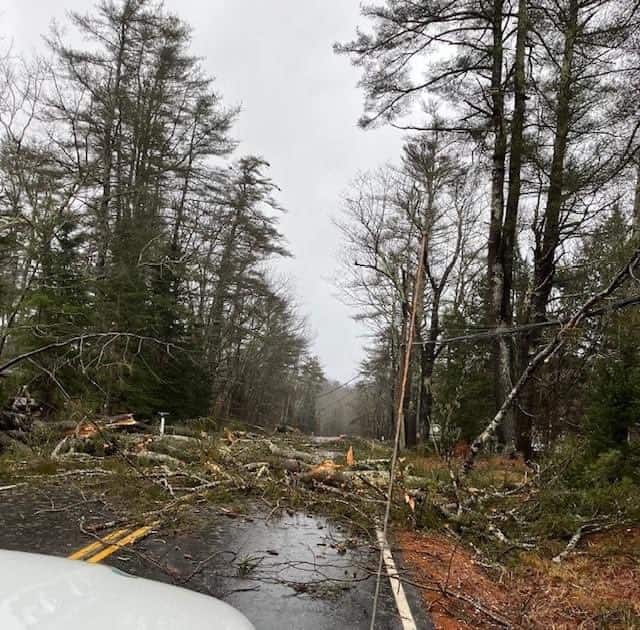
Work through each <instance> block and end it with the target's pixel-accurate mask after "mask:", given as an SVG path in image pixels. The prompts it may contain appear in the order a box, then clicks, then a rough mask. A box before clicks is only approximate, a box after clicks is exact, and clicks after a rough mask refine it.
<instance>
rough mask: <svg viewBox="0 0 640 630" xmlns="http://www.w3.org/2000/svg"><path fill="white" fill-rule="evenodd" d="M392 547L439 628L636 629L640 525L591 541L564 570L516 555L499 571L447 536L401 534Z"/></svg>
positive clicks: (639, 596) (562, 566)
mask: <svg viewBox="0 0 640 630" xmlns="http://www.w3.org/2000/svg"><path fill="white" fill-rule="evenodd" d="M396 543H397V546H398V549H399V550H401V551H402V554H403V557H404V559H405V566H406V568H407V569H408V571H409V577H408V579H409V580H410V581H412V582H414V583H416V584H419V585H420V590H421V592H422V596H423V599H424V602H425V606H426V608H427V610H428V612H429V614H430V615H431V618H432V620H433V623H434V626H435V627H436V628H437V629H440V630H463V629H468V628H505V627H513V628H532V629H533V628H536V629H538V628H539V629H541V630H542V629H547V628H555V629H558V630H565V629H566V630H569V629H574V628H580V629H585V630H587V629H589V630H591V629H593V630H595V629H605V628H607V629H608V628H629V629H631V628H640V527H638V526H635V527H623V528H619V529H617V530H615V531H609V532H604V533H599V534H594V535H593V536H591V537H589V538H587V539H586V540H585V541H584V542H583V544H581V545H580V546H579V547H578V548H577V549H576V550H575V552H574V553H573V554H572V555H571V556H570V557H568V558H566V559H564V560H563V561H562V562H561V563H556V562H553V561H552V560H549V559H544V558H542V557H540V555H538V554H536V553H533V552H521V553H520V554H519V557H518V561H517V564H516V565H515V566H513V563H512V566H510V567H509V568H507V567H503V568H502V569H499V568H497V567H496V566H491V565H489V564H488V563H487V562H486V561H483V559H482V558H481V557H480V556H479V555H478V553H477V552H476V551H474V550H473V549H471V548H470V547H469V546H468V545H466V543H464V542H462V541H461V540H460V539H459V538H456V537H454V536H452V535H447V534H443V533H427V532H415V531H414V532H409V531H405V532H400V533H398V534H397V535H396Z"/></svg>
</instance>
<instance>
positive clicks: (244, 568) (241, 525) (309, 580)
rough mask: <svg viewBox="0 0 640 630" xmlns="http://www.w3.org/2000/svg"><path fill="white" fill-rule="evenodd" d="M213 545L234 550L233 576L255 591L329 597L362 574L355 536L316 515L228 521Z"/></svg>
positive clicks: (361, 555) (361, 556) (364, 555)
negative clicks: (252, 584)
mask: <svg viewBox="0 0 640 630" xmlns="http://www.w3.org/2000/svg"><path fill="white" fill-rule="evenodd" d="M219 544H220V545H221V546H223V547H224V548H225V549H227V550H229V551H232V552H233V553H235V554H236V559H235V562H234V566H235V567H236V570H237V573H238V577H240V578H244V579H243V581H244V582H255V583H256V586H258V587H259V588H260V589H261V590H262V589H265V588H267V590H270V589H282V588H285V589H287V590H290V591H293V592H297V593H305V594H308V595H312V596H317V597H333V596H337V595H339V594H340V592H342V591H344V590H346V589H349V588H350V587H351V586H352V585H353V583H354V581H360V580H362V579H364V578H365V577H366V575H367V573H366V570H365V568H364V566H363V565H364V564H365V562H366V560H367V556H368V554H367V553H363V551H362V550H360V549H358V541H356V540H354V539H352V538H350V537H349V535H348V533H347V532H345V530H344V528H343V527H341V526H340V525H337V524H335V523H332V522H330V521H328V520H327V519H325V518H322V517H318V516H313V515H306V514H301V513H296V514H293V515H289V514H285V515H284V516H283V517H281V518H276V519H271V520H269V521H268V522H266V521H265V520H264V519H255V520H253V521H251V522H248V521H244V520H240V521H233V522H232V524H231V526H228V527H225V526H223V528H222V530H221V531H220V532H219Z"/></svg>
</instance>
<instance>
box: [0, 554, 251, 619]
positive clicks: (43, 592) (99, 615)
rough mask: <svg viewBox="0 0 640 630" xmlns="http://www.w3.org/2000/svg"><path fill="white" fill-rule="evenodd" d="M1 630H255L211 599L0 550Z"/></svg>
mask: <svg viewBox="0 0 640 630" xmlns="http://www.w3.org/2000/svg"><path fill="white" fill-rule="evenodd" d="M0 628H2V630H27V629H29V630H31V629H33V628H37V629H38V630H81V629H82V630H86V628H92V630H181V629H183V628H184V629H185V630H187V629H189V630H205V629H206V630H255V629H254V627H253V626H252V625H251V623H250V622H249V621H248V620H247V619H246V617H244V615H242V614H241V613H239V612H238V611H237V610H235V609H234V608H232V607H231V606H229V605H228V604H225V603H224V602H221V601H220V600H217V599H215V598H213V597H208V596H206V595H200V594H199V593H195V592H193V591H189V590H187V589H184V588H178V587H176V586H169V585H168V584H162V583H161V582H153V581H151V580H145V579H143V578H138V577H134V576H130V575H127V574H126V573H123V572H122V571H119V570H117V569H113V568H112V567H108V566H99V565H90V564H86V563H85V562H78V561H74V560H66V559H64V558H54V557H51V556H43V555H40V554H33V553H22V552H17V551H0Z"/></svg>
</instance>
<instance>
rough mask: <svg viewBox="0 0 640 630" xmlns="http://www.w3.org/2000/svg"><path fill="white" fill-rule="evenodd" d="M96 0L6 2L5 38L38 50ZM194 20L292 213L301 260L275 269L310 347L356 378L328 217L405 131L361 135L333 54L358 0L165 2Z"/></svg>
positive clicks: (245, 140) (196, 43)
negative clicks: (308, 333) (54, 23)
mask: <svg viewBox="0 0 640 630" xmlns="http://www.w3.org/2000/svg"><path fill="white" fill-rule="evenodd" d="M93 4H94V3H93V2H91V1H89V0H0V34H1V35H2V36H3V38H6V39H8V40H9V41H13V44H14V50H16V51H20V52H22V51H25V52H28V51H37V52H41V51H42V43H41V35H42V34H43V33H46V31H47V30H48V27H49V24H50V22H51V20H52V19H54V18H55V19H56V20H58V21H60V22H64V16H65V11H67V10H69V9H72V10H80V11H88V10H90V9H91V7H92V6H93ZM165 5H166V6H167V7H168V8H169V9H170V10H171V11H172V12H174V13H177V14H178V15H180V17H182V18H183V19H184V20H186V21H187V22H188V23H189V24H191V26H192V27H193V48H194V52H195V53H196V54H197V55H199V56H201V57H203V63H204V65H205V67H206V69H207V70H208V72H209V73H210V74H212V75H214V76H215V77H216V83H217V88H218V91H219V92H220V93H221V94H222V96H223V97H224V99H225V101H226V102H227V103H228V104H239V105H241V107H242V113H241V115H240V118H239V120H238V123H237V125H236V127H235V129H234V135H235V137H236V138H237V139H238V140H239V141H240V143H241V144H240V147H239V149H238V152H239V153H255V154H259V155H262V156H263V157H265V158H266V159H267V160H268V161H269V162H270V163H271V166H272V171H271V174H272V176H273V179H274V181H275V182H276V183H277V184H278V185H279V186H280V187H281V188H282V193H281V196H280V200H281V202H282V205H283V206H284V207H285V208H286V209H287V211H288V213H287V215H286V216H285V217H284V218H283V220H282V224H281V227H282V231H283V232H284V234H285V235H286V237H287V239H288V241H289V246H290V249H291V251H292V253H293V255H294V258H293V259H291V260H287V261H285V262H284V263H281V264H279V265H278V268H279V269H280V270H281V271H282V273H284V274H285V275H286V276H287V277H288V278H290V279H291V285H292V287H293V289H294V290H295V293H296V295H297V298H298V302H299V304H300V307H301V310H302V311H303V313H305V314H306V315H307V316H308V319H309V323H310V327H311V330H312V332H313V335H314V348H315V351H316V352H317V354H318V355H319V356H320V359H321V361H322V363H323V366H324V367H325V370H326V373H327V375H328V376H329V377H330V378H335V379H338V380H341V381H345V380H347V379H348V378H350V377H352V376H353V375H354V374H355V372H356V371H357V368H358V363H359V361H360V359H361V358H362V356H363V354H362V345H363V338H362V336H363V334H364V332H365V331H364V330H363V328H362V327H361V326H360V325H359V324H356V323H355V322H353V321H352V320H351V318H350V315H351V313H350V310H349V308H347V307H346V306H344V305H343V304H342V303H341V302H340V300H339V299H338V297H337V290H336V288H335V287H334V286H333V284H332V282H333V278H334V277H335V274H336V270H337V266H336V253H337V251H338V249H339V247H340V235H339V233H338V232H337V230H336V228H335V227H334V226H333V224H332V222H331V218H332V217H335V216H336V215H337V214H338V213H339V211H340V205H341V195H342V194H343V192H344V191H345V190H346V188H347V186H348V184H349V181H350V180H351V179H353V177H354V176H355V175H356V173H357V172H358V171H359V170H366V169H369V168H373V167H375V166H377V165H379V164H381V163H383V162H386V161H389V160H393V159H395V157H396V156H397V155H398V154H399V151H400V145H401V142H402V137H401V134H400V132H398V131H395V130H392V129H378V130H374V131H366V132H365V131H362V130H360V129H359V128H358V127H357V124H356V123H357V120H358V117H359V116H360V114H361V110H362V98H363V97H362V93H361V91H360V90H359V89H358V88H357V87H356V84H357V81H358V78H359V72H358V70H357V69H355V68H353V67H352V66H351V64H350V63H349V60H348V59H347V58H345V57H337V56H336V55H334V54H333V51H332V45H333V43H334V42H335V41H345V40H348V39H351V38H352V37H353V35H354V33H355V29H356V26H357V25H358V24H359V23H361V18H360V16H359V0H206V1H205V0H166V2H165Z"/></svg>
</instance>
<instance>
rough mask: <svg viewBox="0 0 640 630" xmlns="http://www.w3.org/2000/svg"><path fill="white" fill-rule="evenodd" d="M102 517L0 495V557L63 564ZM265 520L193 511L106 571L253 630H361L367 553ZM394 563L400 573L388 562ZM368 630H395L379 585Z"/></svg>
mask: <svg viewBox="0 0 640 630" xmlns="http://www.w3.org/2000/svg"><path fill="white" fill-rule="evenodd" d="M0 485H1V484H0ZM87 499H89V501H88V502H87ZM111 517H112V515H111V514H109V512H108V510H107V509H106V508H105V507H104V506H103V505H102V504H101V503H100V501H98V500H96V501H95V502H93V501H92V499H91V497H87V496H86V495H85V496H81V495H79V494H78V490H77V489H75V488H74V487H73V486H68V487H65V486H59V485H57V486H56V487H55V488H45V489H40V490H37V491H34V490H33V489H31V488H29V489H27V488H25V487H23V488H16V489H13V490H9V491H3V492H2V493H0V548H3V549H13V550H19V551H32V552H39V553H46V554H51V555H57V556H66V555H69V554H70V553H72V552H73V551H75V550H77V549H79V548H80V547H83V546H84V545H86V544H88V543H89V542H91V538H90V537H88V536H87V535H85V534H83V533H82V531H81V528H80V519H81V518H83V523H84V525H85V526H86V525H91V524H92V523H100V522H105V521H108V520H109V519H110V518H111ZM267 517H268V514H265V513H263V512H262V511H261V510H260V509H253V510H251V514H250V515H246V516H239V517H234V518H229V517H228V516H225V515H222V514H221V513H220V511H219V510H218V509H217V508H216V507H215V506H211V505H210V504H208V503H202V504H199V505H196V506H195V507H194V508H192V509H190V518H189V524H188V526H184V527H180V528H173V527H166V526H165V527H163V526H160V527H159V529H157V530H154V532H153V533H152V534H151V535H149V536H148V537H147V538H145V539H144V540H141V541H139V542H137V543H136V544H135V545H134V546H133V547H132V548H126V549H123V550H120V551H118V552H116V553H115V554H114V555H112V556H110V557H109V558H107V560H106V561H105V563H106V564H110V565H112V566H116V567H118V568H119V569H121V570H123V571H125V572H127V573H130V574H132V575H137V576H140V577H145V578H150V579H154V580H160V581H163V582H168V583H174V584H178V585H182V586H184V587H185V588H190V589H193V590H196V591H199V592H202V593H206V594H209V595H212V596H214V597H218V598H220V599H223V600H224V601H227V602H229V603H230V604H232V605H233V606H235V607H236V608H238V609H239V610H240V611H242V612H243V613H244V614H245V615H246V616H247V617H248V618H249V619H250V620H251V621H252V622H253V624H254V625H255V626H256V628H257V630H282V629H283V628H291V629H300V630H325V629H329V628H345V629H346V628H349V629H354V630H360V629H362V630H367V629H368V628H369V621H370V614H371V604H372V600H373V592H374V589H375V578H374V577H372V573H373V572H374V569H375V567H376V563H377V553H376V551H375V550H374V549H372V548H370V547H368V546H366V545H365V546H363V545H362V543H358V542H356V541H353V540H351V539H350V538H349V536H348V534H347V533H346V532H345V531H343V530H342V529H341V528H340V527H339V526H336V525H334V524H332V523H330V522H329V521H327V520H326V519H323V518H321V517H318V516H314V515H307V514H300V513H291V514H286V513H285V514H284V516H282V517H277V518H272V519H270V520H267ZM396 562H397V563H399V564H401V558H399V557H398V556H397V555H396ZM399 568H400V567H399ZM407 596H408V598H409V603H410V605H411V609H412V612H413V614H414V616H415V617H416V624H417V627H418V628H420V629H428V628H431V625H430V624H429V622H428V621H427V618H426V616H425V615H424V613H423V612H422V611H421V609H420V604H419V597H418V595H417V593H416V592H415V591H413V590H412V589H411V588H409V589H407ZM376 627H377V628H378V629H379V630H401V629H402V623H401V621H400V618H399V615H398V612H397V609H396V606H395V601H394V598H393V594H392V592H391V588H390V584H389V580H388V579H387V578H386V576H385V577H384V579H383V591H382V597H381V601H380V603H379V608H378V622H377V624H376Z"/></svg>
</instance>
